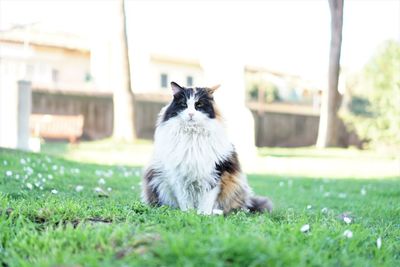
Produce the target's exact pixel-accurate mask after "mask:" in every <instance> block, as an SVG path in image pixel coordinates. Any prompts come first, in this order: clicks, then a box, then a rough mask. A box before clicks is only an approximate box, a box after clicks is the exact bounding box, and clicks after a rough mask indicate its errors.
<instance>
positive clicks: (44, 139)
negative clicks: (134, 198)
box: [0, 0, 400, 176]
mask: <svg viewBox="0 0 400 267" xmlns="http://www.w3.org/2000/svg"><path fill="white" fill-rule="evenodd" d="M399 76H400V1H397V0H384V1H382V0H376V1H374V0H366V1H362V0H360V1H355V0H354V1H345V3H343V1H341V0H329V1H328V0H319V1H318V0H315V1H134V0H132V1H129V0H126V1H125V2H124V1H122V0H115V1H111V0H97V1H96V0H90V1H89V0H86V1H62V0H57V1H50V0H48V1H38V0H29V1H23V0H18V1H11V0H0V147H7V148H18V149H24V150H31V151H35V152H39V151H42V152H45V153H50V154H55V155H59V156H63V157H67V158H70V159H74V160H79V161H88V162H97V163H103V164H131V165H143V164H146V162H147V161H148V159H149V157H150V155H151V150H152V138H153V134H154V128H155V121H156V118H157V114H158V112H159V111H160V109H161V107H163V106H164V105H165V104H166V103H168V101H170V99H171V90H170V86H169V84H170V82H171V81H175V82H178V83H179V84H181V85H183V86H212V85H215V84H221V85H222V86H221V88H220V89H219V92H217V93H216V99H217V102H218V104H219V105H220V106H221V108H222V111H223V113H224V115H225V117H226V122H227V127H228V131H229V134H230V136H231V138H232V140H233V142H234V143H235V145H236V146H237V147H238V149H239V152H241V155H242V160H243V161H244V162H245V163H244V164H245V166H247V168H248V170H249V171H252V172H262V171H265V170H268V171H269V172H280V173H290V172H293V173H305V174H307V173H308V172H309V171H310V169H318V170H319V171H320V172H319V173H321V175H324V173H327V174H329V173H332V172H335V173H336V172H337V171H338V166H339V167H340V168H339V169H341V170H342V171H341V173H338V175H337V176H340V175H343V176H349V175H353V174H354V173H357V174H360V173H361V176H363V175H364V176H374V175H375V176H377V175H392V176H397V175H399V173H400V158H399V147H400V77H399ZM320 118H321V119H320ZM315 145H317V147H318V148H325V149H324V150H321V149H316V147H315ZM328 147H335V148H331V149H326V148H328ZM332 158H334V159H335V160H336V161H335V164H332V161H331V160H330V159H332ZM360 158H361V159H362V160H361V161H360V160H359V159H360ZM327 159H328V160H327ZM372 165H373V166H374V169H373V170H371V168H370V166H372ZM366 166H369V167H366Z"/></svg>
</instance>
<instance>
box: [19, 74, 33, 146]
mask: <svg viewBox="0 0 400 267" xmlns="http://www.w3.org/2000/svg"><path fill="white" fill-rule="evenodd" d="M31 107H32V90H31V83H30V82H29V81H24V80H20V81H18V106H17V133H18V138H17V148H18V149H22V150H29V116H30V115H31Z"/></svg>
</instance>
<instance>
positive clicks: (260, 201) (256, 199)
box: [247, 196, 273, 212]
mask: <svg viewBox="0 0 400 267" xmlns="http://www.w3.org/2000/svg"><path fill="white" fill-rule="evenodd" d="M247 208H248V209H249V210H250V212H266V211H268V212H271V211H272V208H273V205H272V201H271V200H270V199H269V198H267V197H260V196H252V197H250V201H249V203H248V204H247Z"/></svg>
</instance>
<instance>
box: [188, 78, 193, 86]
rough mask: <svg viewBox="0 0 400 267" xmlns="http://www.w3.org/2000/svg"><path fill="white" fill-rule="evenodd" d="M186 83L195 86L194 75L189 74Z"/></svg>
mask: <svg viewBox="0 0 400 267" xmlns="http://www.w3.org/2000/svg"><path fill="white" fill-rule="evenodd" d="M186 85H187V86H193V77H192V76H187V77H186Z"/></svg>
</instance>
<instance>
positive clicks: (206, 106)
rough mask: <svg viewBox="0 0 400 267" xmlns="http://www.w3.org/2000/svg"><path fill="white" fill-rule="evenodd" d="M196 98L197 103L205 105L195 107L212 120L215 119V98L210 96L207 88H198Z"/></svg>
mask: <svg viewBox="0 0 400 267" xmlns="http://www.w3.org/2000/svg"><path fill="white" fill-rule="evenodd" d="M195 96H196V98H197V99H198V100H197V102H201V103H203V106H202V107H195V108H196V110H198V111H201V112H203V113H205V114H207V115H208V117H209V118H210V119H215V110H214V106H213V103H212V102H213V101H214V98H213V97H212V96H210V95H209V94H208V92H207V89H206V88H197V92H196V95H195Z"/></svg>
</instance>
